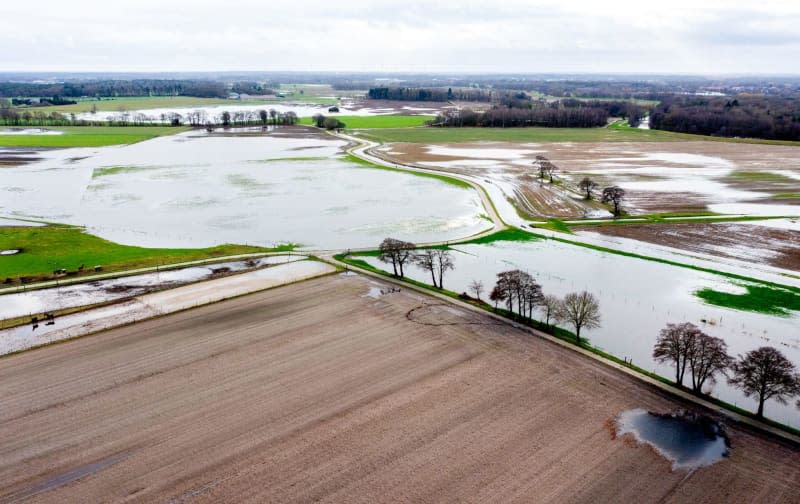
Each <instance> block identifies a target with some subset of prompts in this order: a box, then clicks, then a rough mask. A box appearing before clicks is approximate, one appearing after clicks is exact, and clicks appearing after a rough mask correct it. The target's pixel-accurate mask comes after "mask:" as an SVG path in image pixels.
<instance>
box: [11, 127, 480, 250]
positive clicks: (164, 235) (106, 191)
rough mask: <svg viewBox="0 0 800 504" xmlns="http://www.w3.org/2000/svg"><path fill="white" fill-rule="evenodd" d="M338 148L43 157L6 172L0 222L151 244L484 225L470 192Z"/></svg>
mask: <svg viewBox="0 0 800 504" xmlns="http://www.w3.org/2000/svg"><path fill="white" fill-rule="evenodd" d="M344 145H345V144H344V142H342V141H339V140H333V139H331V138H330V137H328V136H326V135H318V136H311V137H307V138H287V137H274V136H269V135H267V136H250V137H232V136H229V137H220V136H214V135H207V134H205V133H204V132H202V133H199V132H189V133H185V134H180V135H175V136H171V137H165V138H157V139H154V140H151V141H147V142H142V143H138V144H134V145H129V146H123V147H105V148H94V149H67V150H59V151H48V152H47V153H45V154H44V155H46V156H47V159H45V160H42V161H40V162H37V163H32V164H29V165H27V166H24V167H16V168H8V169H4V170H3V177H2V179H0V214H4V215H7V216H28V217H36V218H41V219H43V220H48V221H54V222H63V223H68V224H78V225H85V226H87V228H88V230H89V232H91V233H93V234H96V235H99V236H101V237H103V238H107V239H110V240H112V241H116V242H120V243H125V244H131V245H140V246H149V247H205V246H211V245H217V244H223V243H240V244H257V245H266V246H271V245H276V244H282V243H289V242H292V243H300V244H302V245H305V246H308V247H310V248H348V247H350V248H356V247H367V246H375V245H377V244H378V243H379V242H380V241H381V240H382V239H383V238H385V237H387V236H396V237H397V238H401V239H406V240H411V241H416V242H428V241H434V240H448V239H454V238H457V237H463V236H467V235H470V234H473V233H476V232H478V231H480V230H483V229H487V228H489V227H491V224H490V223H489V222H487V221H485V220H483V219H481V218H480V214H482V213H483V208H482V205H481V202H480V198H479V197H478V195H477V193H476V192H474V191H472V190H465V189H462V188H459V187H454V186H451V185H448V184H445V183H443V182H441V181H438V180H435V179H430V178H423V177H418V176H414V175H409V174H404V173H398V172H392V171H386V170H376V169H372V168H369V167H364V166H362V165H359V164H356V163H351V162H348V161H346V160H345V159H343V158H342V157H341V149H342V147H343V146H344ZM84 157H85V159H78V158H84Z"/></svg>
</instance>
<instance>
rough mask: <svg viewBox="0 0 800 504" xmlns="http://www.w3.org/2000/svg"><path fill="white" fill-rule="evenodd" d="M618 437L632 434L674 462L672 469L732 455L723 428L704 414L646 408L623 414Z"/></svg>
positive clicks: (705, 462) (698, 465)
mask: <svg viewBox="0 0 800 504" xmlns="http://www.w3.org/2000/svg"><path fill="white" fill-rule="evenodd" d="M616 427H617V434H618V435H624V434H632V435H633V436H634V437H635V438H636V440H637V441H639V442H640V443H646V444H648V445H650V446H652V447H653V448H654V449H655V450H656V451H657V452H658V453H660V454H661V455H662V456H664V457H665V458H667V459H669V460H670V461H672V469H673V470H675V469H686V470H689V471H692V470H695V469H698V468H700V467H703V466H707V465H711V464H713V463H715V462H719V461H720V460H722V459H723V458H725V457H727V456H728V443H727V439H726V438H725V434H724V432H723V431H722V428H721V427H720V426H719V424H717V423H716V422H714V421H713V420H711V419H710V418H708V417H706V416H702V415H697V414H692V413H685V412H684V413H675V414H665V415H660V414H656V413H651V412H649V411H645V410H643V409H632V410H628V411H623V412H622V413H621V414H620V415H619V417H618V418H617V423H616Z"/></svg>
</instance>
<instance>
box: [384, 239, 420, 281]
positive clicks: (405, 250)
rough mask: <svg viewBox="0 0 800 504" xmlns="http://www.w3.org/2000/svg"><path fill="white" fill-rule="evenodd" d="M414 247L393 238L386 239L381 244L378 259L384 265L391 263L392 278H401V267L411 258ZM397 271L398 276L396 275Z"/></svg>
mask: <svg viewBox="0 0 800 504" xmlns="http://www.w3.org/2000/svg"><path fill="white" fill-rule="evenodd" d="M415 248H416V245H414V244H413V243H410V242H405V241H402V240H396V239H394V238H386V239H385V240H383V241H382V242H381V245H380V253H381V255H380V256H379V259H380V260H381V261H383V262H385V263H387V264H388V263H392V268H393V269H394V276H400V278H403V276H404V272H403V265H405V263H407V262H408V261H409V260H411V258H412V251H413V250H414V249H415ZM398 270H399V272H400V274H399V275H398Z"/></svg>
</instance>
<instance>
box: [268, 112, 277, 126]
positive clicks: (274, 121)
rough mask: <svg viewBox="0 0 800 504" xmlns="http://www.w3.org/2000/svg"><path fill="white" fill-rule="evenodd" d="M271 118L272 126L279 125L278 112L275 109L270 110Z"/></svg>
mask: <svg viewBox="0 0 800 504" xmlns="http://www.w3.org/2000/svg"><path fill="white" fill-rule="evenodd" d="M269 117H270V118H271V119H272V125H273V126H277V125H278V111H277V110H275V109H269Z"/></svg>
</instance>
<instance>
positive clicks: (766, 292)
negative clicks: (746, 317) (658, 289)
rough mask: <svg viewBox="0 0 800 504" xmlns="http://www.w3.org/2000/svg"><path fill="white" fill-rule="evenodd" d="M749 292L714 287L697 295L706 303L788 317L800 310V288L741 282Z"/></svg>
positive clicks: (702, 290) (700, 291) (698, 292)
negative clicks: (725, 290)
mask: <svg viewBox="0 0 800 504" xmlns="http://www.w3.org/2000/svg"><path fill="white" fill-rule="evenodd" d="M739 285H740V286H741V287H744V288H745V289H746V290H747V292H745V293H742V294H731V293H729V292H720V291H717V290H714V289H709V288H706V289H701V290H699V291H697V292H695V295H696V296H697V297H699V298H700V299H702V300H703V301H705V302H706V303H709V304H712V305H716V306H722V307H725V308H733V309H735V310H744V311H752V312H758V313H766V314H769V315H779V316H782V317H788V316H789V315H790V313H789V312H790V311H800V289H797V288H793V287H789V286H786V287H783V288H778V287H769V286H764V285H748V284H739Z"/></svg>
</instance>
